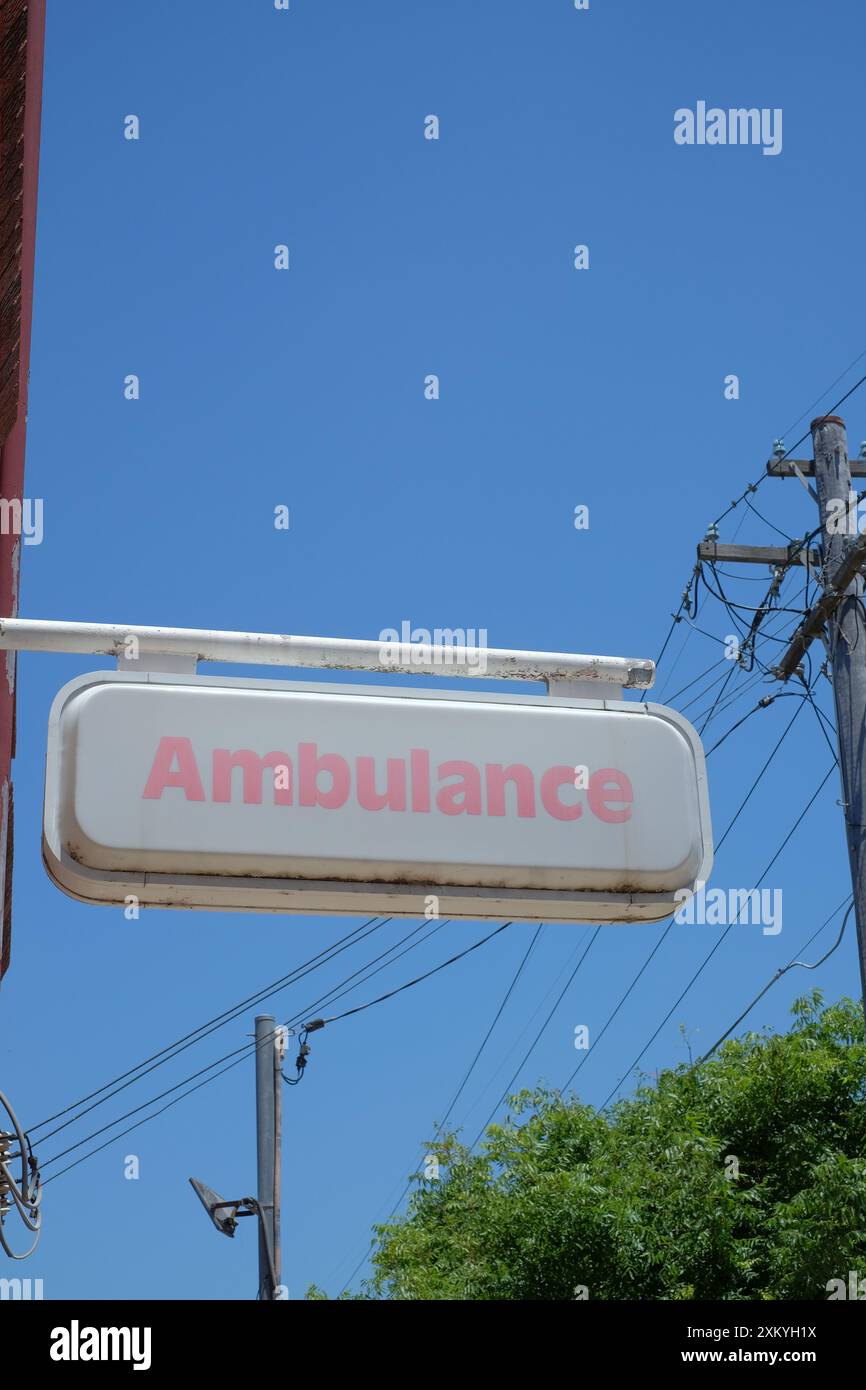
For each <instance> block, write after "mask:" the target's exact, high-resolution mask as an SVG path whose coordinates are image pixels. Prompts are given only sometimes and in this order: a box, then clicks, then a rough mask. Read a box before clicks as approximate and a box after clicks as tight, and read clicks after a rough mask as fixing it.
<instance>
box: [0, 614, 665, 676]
mask: <svg viewBox="0 0 866 1390" xmlns="http://www.w3.org/2000/svg"><path fill="white" fill-rule="evenodd" d="M447 635H448V636H449V637H450V636H451V634H450V632H449V633H448V634H447ZM0 651H30V652H76V653H89V654H90V655H92V656H113V657H116V658H118V660H119V661H121V662H122V663H123V669H125V670H133V669H136V667H137V669H139V670H140V669H144V667H143V665H142V662H143V661H144V659H145V658H150V657H153V656H154V655H160V656H171V657H173V658H174V659H177V658H178V657H186V658H189V659H190V660H191V661H192V662H198V661H221V662H228V663H234V664H237V665H242V666H295V667H301V666H303V667H308V666H309V667H315V668H317V669H319V670H328V671H381V672H383V673H386V674H389V675H418V674H420V673H422V672H423V673H424V674H425V675H433V676H446V677H450V678H451V679H453V678H454V677H455V676H465V677H475V678H478V679H481V680H522V681H589V682H592V683H593V684H598V683H599V682H602V683H604V684H607V685H614V686H623V687H626V688H629V689H632V690H634V689H638V690H647V689H649V687H650V686H651V685H652V684H653V681H654V679H655V663H654V662H652V661H648V660H645V659H643V658H638V657H625V656H582V655H573V654H568V653H565V652H531V651H509V650H506V649H501V648H496V647H465V646H461V645H444V644H442V645H440V644H438V643H437V642H435V641H434V642H433V643H430V644H423V643H420V642H409V641H402V642H400V641H395V642H389V641H385V640H383V641H379V642H369V641H361V640H355V639H354V638H346V637H295V636H292V635H290V634H286V633H266V632H219V631H214V630H212V629H208V628H183V627H139V626H137V625H136V624H134V623H130V624H128V625H126V626H124V625H123V624H122V623H64V622H50V621H43V620H41V619H37V618H0ZM130 652H132V653H133V654H134V656H135V658H136V659H135V660H130V659H129V654H130ZM153 668H154V663H153V662H152V661H150V660H148V661H147V669H153Z"/></svg>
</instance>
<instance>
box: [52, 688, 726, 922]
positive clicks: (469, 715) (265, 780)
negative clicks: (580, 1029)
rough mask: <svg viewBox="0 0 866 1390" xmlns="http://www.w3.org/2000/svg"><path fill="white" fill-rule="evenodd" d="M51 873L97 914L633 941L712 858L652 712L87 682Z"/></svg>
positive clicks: (57, 761) (666, 714) (699, 806)
mask: <svg viewBox="0 0 866 1390" xmlns="http://www.w3.org/2000/svg"><path fill="white" fill-rule="evenodd" d="M43 857H44V860H45V864H46V867H47V869H48V872H49V874H50V875H51V877H52V878H53V879H54V881H55V883H57V884H58V885H59V886H60V887H61V888H63V889H64V890H65V891H66V892H68V893H70V894H72V895H73V896H74V897H77V898H81V899H84V900H85V901H88V902H103V903H120V904H122V903H124V902H125V901H126V900H127V899H128V898H129V897H130V896H131V895H134V896H135V898H136V899H137V900H138V902H139V903H141V904H142V905H153V906H162V907H198V908H211V909H214V908H216V909H223V910H246V911H252V912H266V911H276V912H304V913H311V912H326V913H340V912H348V913H381V914H387V915H392V916H396V915H406V916H408V915H423V914H424V913H425V911H426V912H428V915H430V914H431V909H432V910H433V911H436V912H438V914H439V915H440V916H449V917H470V918H492V917H496V918H501V917H509V918H512V919H514V920H523V921H542V920H551V921H572V922H614V921H619V922H629V921H652V920H657V919H659V918H661V917H664V916H667V915H668V914H669V913H670V912H672V911H673V910H675V908H676V906H677V905H678V902H679V901H680V900H681V899H682V895H683V892H684V891H692V890H693V889H694V887H695V885H696V883H697V881H698V880H702V881H706V879H707V878H708V877H709V871H710V866H711V862H712V844H711V831H710V820H709V807H708V801H707V787H706V771H705V766H704V758H703V752H702V749H701V745H700V741H699V739H698V736H697V734H696V733H695V731H694V729H693V728H692V726H691V725H690V724H689V723H688V722H687V721H686V720H685V719H683V718H682V716H681V715H679V714H678V713H676V711H674V710H670V709H666V708H664V707H663V706H660V705H653V704H649V703H645V704H637V703H634V704H632V703H629V702H626V701H623V700H605V699H603V698H600V699H598V700H584V699H569V698H565V699H563V698H551V697H545V696H513V695H487V694H481V695H479V694H471V695H468V694H463V693H462V692H461V693H459V694H458V693H454V692H451V691H445V692H442V693H439V692H434V691H428V690H423V691H418V690H414V689H395V688H385V687H382V686H373V685H371V686H343V685H320V684H312V683H309V684H307V683H304V684H290V683H287V682H283V681H258V680H238V679H230V678H225V679H219V678H208V677H201V676H175V675H165V674H162V673H156V672H149V673H147V672H143V673H141V674H132V675H130V674H127V673H126V672H98V673H95V674H93V675H88V676H82V677H80V678H79V679H77V680H74V681H72V682H71V683H70V684H69V685H67V686H65V687H64V689H63V690H61V691H60V693H59V694H58V696H57V697H56V699H55V701H54V705H53V707H52V711H51V718H50V725H49V736H48V757H47V767H46V788H45V817H44V829H43Z"/></svg>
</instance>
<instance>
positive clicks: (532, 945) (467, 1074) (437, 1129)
mask: <svg viewBox="0 0 866 1390" xmlns="http://www.w3.org/2000/svg"><path fill="white" fill-rule="evenodd" d="M543 929H544V923H543V922H541V923H539V925H538V927H537V928H536V930H535V934H534V935H533V937H532V940H531V941H530V943H529V945H528V946H527V948H526V951H525V953H524V956H523V959H522V960H521V962H520V964H519V965H518V967H517V970H516V971H515V973H514V975H513V976H512V978H511V982H510V984H509V986H508V988H507V990H506V991H505V994H504V996H503V998H502V1001H501V1003H500V1005H499V1008H498V1009H497V1010H496V1013H495V1014H494V1016H493V1021H492V1022H491V1024H490V1027H489V1028H488V1029H487V1032H486V1033H485V1034H484V1037H483V1038H482V1040H481V1043H480V1044H479V1046H478V1048H477V1050H476V1053H475V1056H474V1057H473V1058H472V1061H471V1062H470V1064H469V1066H468V1067H467V1069H466V1072H465V1073H464V1076H463V1079H462V1081H461V1082H460V1084H459V1086H458V1087H457V1090H456V1091H455V1092H454V1095H453V1097H452V1099H451V1104H450V1105H449V1106H448V1109H447V1110H446V1111H445V1114H444V1116H443V1117H442V1119H441V1120H439V1122H438V1123H437V1124H436V1126H435V1131H434V1135H433V1139H434V1141H435V1140H436V1139H437V1138H438V1137H439V1135H440V1134H441V1133H442V1131H443V1129H444V1128H445V1126H446V1124H447V1123H448V1119H449V1117H450V1115H451V1112H452V1110H453V1109H454V1106H455V1105H456V1104H457V1102H458V1100H459V1099H460V1096H461V1094H462V1092H463V1090H464V1088H465V1087H466V1084H467V1083H468V1081H469V1078H470V1076H471V1075H472V1073H473V1071H474V1070H475V1068H476V1066H477V1065H478V1061H479V1059H480V1057H481V1054H482V1052H483V1051H484V1049H485V1047H486V1046H487V1043H488V1042H489V1040H490V1037H491V1034H492V1033H493V1030H494V1028H495V1027H496V1025H497V1023H498V1022H499V1020H500V1018H501V1017H502V1013H503V1010H504V1009H505V1006H506V1004H507V1003H508V1000H509V999H510V998H511V995H512V993H513V991H514V989H515V986H516V985H517V981H518V980H519V979H520V976H521V975H522V973H523V969H524V966H525V965H526V963H527V961H528V960H529V957H530V956H531V955H532V952H533V950H534V949H535V945H536V942H537V941H538V938H539V936H540V935H541V932H542V931H543ZM411 1187H412V1179H411V1178H409V1180H408V1182H407V1183H406V1185H405V1187H404V1188H403V1191H402V1192H401V1194H400V1196H399V1197H398V1198H397V1200H396V1202H395V1203H394V1205H393V1207H392V1208H391V1214H390V1216H389V1217H388V1220H389V1221H393V1219H394V1216H395V1214H396V1212H397V1211H398V1209H399V1208H400V1207H401V1206H402V1204H403V1202H404V1200H405V1198H406V1194H407V1193H408V1192H409V1190H410V1189H411ZM368 1257H369V1256H368V1251H367V1250H366V1249H365V1250H364V1252H363V1254H362V1255H361V1258H360V1259H359V1260H358V1263H357V1264H356V1265H355V1268H354V1269H353V1270H352V1273H351V1274H350V1275H349V1277H348V1279H347V1280H346V1282H345V1283H344V1285H343V1288H342V1289H341V1291H340V1292H341V1293H342V1292H343V1291H344V1290H345V1289H347V1288H348V1287H349V1285H350V1284H351V1283H352V1280H353V1279H354V1278H355V1276H356V1275H357V1273H358V1270H359V1269H360V1268H361V1266H362V1265H363V1264H364V1262H365V1260H367V1259H368ZM341 1264H342V1261H341ZM338 1268H339V1266H338Z"/></svg>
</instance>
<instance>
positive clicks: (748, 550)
mask: <svg viewBox="0 0 866 1390" xmlns="http://www.w3.org/2000/svg"><path fill="white" fill-rule="evenodd" d="M698 559H699V560H709V561H712V562H713V563H715V562H717V561H718V563H720V564H725V565H802V564H805V563H807V562H808V564H809V566H810V568H812V569H817V567H818V565H819V564H820V563H821V554H820V551H818V550H813V549H807V548H806V547H805V546H804V545H803V544H802V543H801V542H800V541H794V542H793V543H792V544H791V545H787V546H786V545H729V544H726V543H725V542H723V541H699V542H698Z"/></svg>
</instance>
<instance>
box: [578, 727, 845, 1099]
mask: <svg viewBox="0 0 866 1390" xmlns="http://www.w3.org/2000/svg"><path fill="white" fill-rule="evenodd" d="M800 709H802V705H800V706H799V707H798V711H797V712H798V713H799V710H800ZM795 718H796V715H795ZM792 723H793V721H792ZM790 727H791V726H790V724H789V725H788V728H790ZM834 771H835V763H834V764H833V765H832V766H831V767H830V768H829V769H828V771H827V772H826V774H825V775H824V777H823V778H822V780H821V782H820V783H819V785H818V787H817V789H816V791H814V792H813V794H812V796H811V797H810V798H809V800H808V801H807V803H806V805H805V806H804V808H803V810H802V811H801V812H800V814H799V816H798V817H797V819H796V820H795V822H794V824H793V826H792V827H791V829H790V830H789V831H788V834H787V835H786V836H785V838H784V840H783V841H782V843H781V845H780V846H779V848H778V849H777V850H776V853H775V854H774V855H773V857H772V859H771V860H770V862H769V864H768V865H767V866H766V868H765V869H764V871H763V873H762V874H761V876H760V878H759V879H758V882H757V883H756V884H754V885H753V887H752V889H751V890H750V891H751V892H754V891H755V889H756V888H759V887H760V886H761V883H762V882H763V880H764V879H765V878H766V876H767V874H768V873H769V872H770V869H771V868H772V867H773V865H774V864H775V862H776V860H777V859H778V857H779V855H780V854H781V853H782V851H783V849H784V848H785V846H786V845H787V843H788V841H789V840H790V839H791V837H792V835H793V834H794V832H795V831H796V830H797V827H798V826H799V825H800V823H801V821H802V820H803V818H804V816H805V815H806V814H807V812H808V811H809V809H810V807H811V806H812V805H813V803H814V802H815V801H816V799H817V797H818V796H819V795H820V793H821V791H823V789H824V786H825V785H826V783H827V781H828V780H829V778H830V777H831V776H832V774H833V772H834ZM743 804H745V803H743ZM729 829H730V827H729ZM736 925H738V924H737V923H736V922H730V923H729V924H728V926H727V927H726V928H725V930H724V931H723V932H722V934H721V936H719V937H718V938H717V940H716V942H715V943H714V945H713V946H712V948H711V949H710V950H709V951H708V953H707V955H706V956H705V957H704V959H703V961H702V962H701V964H700V965H699V966H698V968H697V970H696V971H695V973H694V975H693V976H692V978H691V979H690V980H689V983H688V984H687V985H686V987H685V989H684V990H683V991H682V993H681V994H680V996H679V998H678V999H676V1000H675V1001H674V1003H673V1004H672V1005H671V1007H670V1009H669V1010H668V1012H667V1013H666V1014H665V1016H664V1018H663V1019H662V1021H661V1023H660V1024H659V1026H658V1028H657V1029H656V1030H655V1032H654V1033H653V1035H652V1037H651V1038H650V1039H649V1040H648V1041H647V1042H646V1043H645V1044H644V1046H643V1047H642V1048H641V1050H640V1052H639V1053H638V1055H637V1057H636V1058H635V1060H634V1061H633V1062H632V1064H631V1066H630V1067H629V1068H628V1070H627V1071H626V1072H625V1073H624V1074H623V1076H622V1077H620V1079H619V1081H618V1082H617V1084H616V1085H615V1086H614V1088H613V1090H612V1091H611V1092H610V1093H609V1095H608V1096H606V1097H605V1099H604V1100H603V1101H602V1103H601V1105H600V1106H599V1111H602V1110H604V1108H605V1106H606V1105H607V1104H608V1102H609V1101H610V1100H611V1098H612V1097H613V1096H615V1095H616V1093H617V1091H618V1090H619V1088H620V1086H621V1085H622V1083H623V1081H624V1080H625V1078H626V1076H628V1074H629V1073H630V1072H632V1071H634V1069H635V1067H636V1066H637V1065H638V1063H639V1062H640V1060H641V1058H642V1057H643V1055H644V1053H645V1052H646V1051H647V1049H648V1048H649V1047H651V1046H652V1044H653V1043H654V1042H655V1040H656V1038H657V1037H658V1035H659V1033H660V1032H661V1030H662V1028H664V1026H665V1024H666V1023H667V1021H668V1019H669V1018H670V1016H671V1014H672V1013H673V1012H674V1010H675V1009H677V1008H679V1006H680V1004H681V1003H682V1001H683V1000H684V999H685V997H686V995H687V994H688V992H689V990H690V989H691V988H692V985H693V984H694V983H695V981H696V980H697V979H698V978H699V977H700V975H702V974H703V972H704V970H705V969H706V967H707V966H708V965H709V963H710V961H711V959H712V957H713V956H714V955H715V953H716V951H717V950H718V949H719V947H720V946H721V944H722V942H723V941H724V940H725V938H726V937H727V936H728V935H729V934H730V932H731V931H732V930H733V928H734V927H735V926H736Z"/></svg>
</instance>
